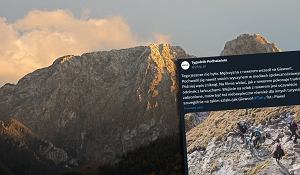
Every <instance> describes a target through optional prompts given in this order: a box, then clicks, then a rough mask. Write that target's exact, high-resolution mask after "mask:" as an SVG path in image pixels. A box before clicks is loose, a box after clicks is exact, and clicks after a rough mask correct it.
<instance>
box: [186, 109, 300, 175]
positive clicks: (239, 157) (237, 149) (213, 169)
mask: <svg viewBox="0 0 300 175" xmlns="http://www.w3.org/2000/svg"><path fill="white" fill-rule="evenodd" d="M299 109H300V107H299V106H290V107H277V108H260V109H251V110H250V112H249V114H245V113H243V112H242V111H243V110H233V111H223V112H221V111H220V112H218V115H227V114H228V113H230V116H232V115H233V114H237V115H239V118H240V119H241V120H244V121H246V122H249V123H251V125H252V126H257V127H259V128H260V129H261V131H262V134H263V136H264V137H265V141H264V142H262V143H261V145H260V147H259V148H258V149H255V148H253V146H251V145H246V144H245V142H242V140H241V138H240V136H239V134H238V133H237V131H236V132H235V131H234V129H232V130H231V131H228V132H226V133H224V135H223V136H222V137H220V138H217V137H212V138H210V141H209V142H208V144H207V146H206V149H205V150H197V149H194V150H193V151H192V152H190V153H189V154H188V162H189V174H190V175H202V174H203V175H204V174H232V175H239V174H247V175H248V174H249V175H250V174H257V175H263V174H278V175H279V174H295V175H296V174H299V173H300V149H299V148H300V146H299V143H298V144H295V143H293V141H292V140H290V139H289V137H290V132H289V129H288V125H287V123H286V114H287V113H290V112H292V113H294V115H295V116H299ZM241 112H242V113H241ZM212 113H214V112H212ZM240 114H242V115H240ZM228 117H229V116H228V115H227V118H228ZM258 118H260V119H259V121H260V122H258V121H257V123H256V122H255V120H258ZM298 119H299V118H298ZM298 119H297V120H298ZM215 120H216V121H217V120H218V118H215ZM227 120H228V123H230V122H231V120H232V119H227ZM237 122H238V121H236V122H235V123H237ZM212 125H215V123H213V124H212ZM217 129H224V128H221V126H220V125H219V126H218V127H217ZM248 136H250V135H249V134H248ZM248 136H247V137H248ZM198 139H201V138H198ZM276 139H280V140H281V144H282V146H283V148H284V150H285V153H286V156H285V157H284V158H283V159H282V161H281V164H277V163H276V162H275V159H274V158H273V157H272V154H271V153H272V150H273V148H274V144H275V143H276V142H275V140H276Z"/></svg>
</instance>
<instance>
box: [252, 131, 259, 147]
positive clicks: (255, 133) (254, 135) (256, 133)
mask: <svg viewBox="0 0 300 175" xmlns="http://www.w3.org/2000/svg"><path fill="white" fill-rule="evenodd" d="M261 135H262V134H261V132H260V130H259V128H254V129H253V130H252V134H251V140H252V139H253V146H254V148H258V147H259V144H258V142H259V141H260V139H261Z"/></svg>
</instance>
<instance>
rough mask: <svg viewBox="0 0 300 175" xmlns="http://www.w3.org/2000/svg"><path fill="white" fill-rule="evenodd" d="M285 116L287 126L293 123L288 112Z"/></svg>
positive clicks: (291, 116) (292, 118)
mask: <svg viewBox="0 0 300 175" xmlns="http://www.w3.org/2000/svg"><path fill="white" fill-rule="evenodd" d="M286 116H287V117H286V123H287V124H288V125H290V124H292V122H293V120H294V117H293V115H292V114H291V113H290V112H289V113H287V115H286Z"/></svg>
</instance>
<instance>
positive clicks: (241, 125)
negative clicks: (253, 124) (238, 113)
mask: <svg viewBox="0 0 300 175" xmlns="http://www.w3.org/2000/svg"><path fill="white" fill-rule="evenodd" d="M237 126H238V130H239V134H240V136H241V139H242V140H243V141H244V135H245V134H246V133H247V130H248V127H247V125H246V124H245V123H241V122H238V123H237Z"/></svg>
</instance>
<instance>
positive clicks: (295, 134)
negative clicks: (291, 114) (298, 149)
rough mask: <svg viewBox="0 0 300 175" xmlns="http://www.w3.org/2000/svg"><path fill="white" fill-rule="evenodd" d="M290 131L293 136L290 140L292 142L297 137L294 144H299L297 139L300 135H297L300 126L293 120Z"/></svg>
mask: <svg viewBox="0 0 300 175" xmlns="http://www.w3.org/2000/svg"><path fill="white" fill-rule="evenodd" d="M289 129H290V131H291V133H292V134H291V136H290V140H292V138H293V137H294V136H295V138H294V143H297V139H298V138H299V135H298V134H297V130H298V124H297V123H296V121H295V120H293V122H292V123H290V125H289Z"/></svg>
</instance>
